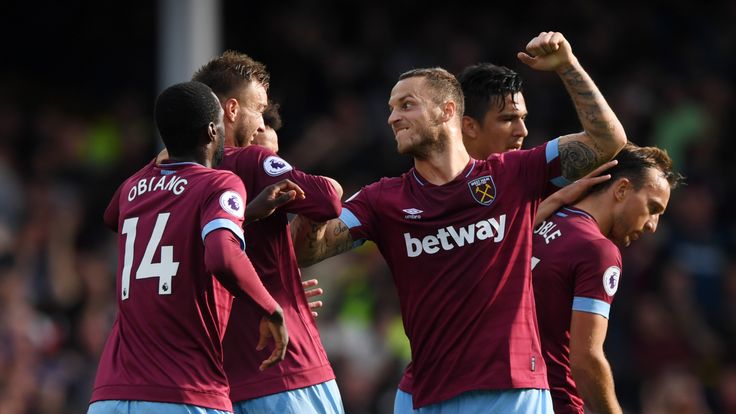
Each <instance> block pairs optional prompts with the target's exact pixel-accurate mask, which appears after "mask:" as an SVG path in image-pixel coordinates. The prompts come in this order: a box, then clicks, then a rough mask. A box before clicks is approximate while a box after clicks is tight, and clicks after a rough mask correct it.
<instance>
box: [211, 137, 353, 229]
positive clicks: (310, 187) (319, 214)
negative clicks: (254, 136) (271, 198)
mask: <svg viewBox="0 0 736 414" xmlns="http://www.w3.org/2000/svg"><path fill="white" fill-rule="evenodd" d="M233 155H234V158H235V159H234V160H229V159H228V157H226V159H225V161H224V162H223V164H222V168H227V169H230V170H232V171H234V172H235V173H236V174H237V175H238V176H239V177H240V178H241V179H242V180H243V182H244V183H245V187H246V188H247V189H248V191H249V192H253V191H260V190H261V189H263V188H265V187H267V186H269V185H271V184H275V183H277V182H279V181H281V180H284V179H289V180H291V181H293V182H294V183H296V184H297V185H298V186H299V187H301V189H302V190H304V193H305V194H306V197H305V198H304V199H302V200H295V201H292V202H290V203H287V204H286V205H284V206H283V207H281V209H282V210H283V211H286V212H287V213H294V214H300V215H303V216H305V217H307V218H309V219H311V220H315V221H325V220H330V219H333V218H335V217H337V216H338V215H340V211H341V209H342V206H341V203H340V197H339V196H338V194H337V190H335V187H333V186H332V183H331V182H330V181H329V180H327V179H325V178H324V177H320V176H318V175H311V174H307V173H305V172H303V171H299V170H297V169H295V168H294V167H292V166H291V164H289V163H288V162H287V161H286V160H284V159H283V158H281V157H279V156H278V155H276V154H275V153H274V152H273V151H271V150H269V149H267V148H264V147H260V146H257V145H251V146H249V147H246V148H243V149H239V150H235V151H234V152H233ZM233 161H234V162H233ZM257 195H258V194H257V193H255V194H251V196H252V197H255V196H257Z"/></svg>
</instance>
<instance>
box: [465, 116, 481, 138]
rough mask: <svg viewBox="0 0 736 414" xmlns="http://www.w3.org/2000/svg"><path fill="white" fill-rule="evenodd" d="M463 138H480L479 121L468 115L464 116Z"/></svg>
mask: <svg viewBox="0 0 736 414" xmlns="http://www.w3.org/2000/svg"><path fill="white" fill-rule="evenodd" d="M462 123H463V137H466V138H470V139H476V138H477V137H478V127H479V125H478V121H476V120H475V119H473V118H472V117H469V116H467V115H463V120H462Z"/></svg>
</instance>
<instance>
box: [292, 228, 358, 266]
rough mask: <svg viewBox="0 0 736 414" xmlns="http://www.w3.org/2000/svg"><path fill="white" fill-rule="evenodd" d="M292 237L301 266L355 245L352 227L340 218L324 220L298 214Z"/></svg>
mask: <svg viewBox="0 0 736 414" xmlns="http://www.w3.org/2000/svg"><path fill="white" fill-rule="evenodd" d="M291 227H292V231H291V237H292V244H293V245H294V251H295V252H296V258H297V261H298V263H299V267H309V266H312V265H313V264H315V263H319V262H321V261H322V260H325V259H327V258H330V257H332V256H336V255H338V254H340V253H343V252H346V251H348V250H350V249H351V248H352V247H353V238H352V236H351V235H350V229H349V228H348V226H347V225H345V223H344V222H343V221H342V220H341V219H340V218H334V219H332V220H327V221H323V222H318V221H313V220H310V219H308V218H307V217H304V216H296V218H294V220H293V221H292V222H291Z"/></svg>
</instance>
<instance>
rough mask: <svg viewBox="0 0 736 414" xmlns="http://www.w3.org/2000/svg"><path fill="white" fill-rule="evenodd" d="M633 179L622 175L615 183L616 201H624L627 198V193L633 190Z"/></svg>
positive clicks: (614, 194)
mask: <svg viewBox="0 0 736 414" xmlns="http://www.w3.org/2000/svg"><path fill="white" fill-rule="evenodd" d="M631 188H632V187H631V180H629V179H628V178H626V177H621V178H619V179H618V180H616V182H615V183H613V196H614V197H615V198H616V201H622V200H623V199H624V198H626V195H627V194H628V193H629V191H631Z"/></svg>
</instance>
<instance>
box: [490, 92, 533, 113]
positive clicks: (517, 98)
mask: <svg viewBox="0 0 736 414" xmlns="http://www.w3.org/2000/svg"><path fill="white" fill-rule="evenodd" d="M494 103H496V102H494ZM490 109H491V111H495V112H496V113H498V114H505V115H517V116H526V115H527V113H528V112H527V109H526V101H525V100H524V94H522V93H521V92H516V93H514V94H510V93H509V94H506V95H505V96H504V97H503V109H501V106H499V105H491V108H490Z"/></svg>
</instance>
